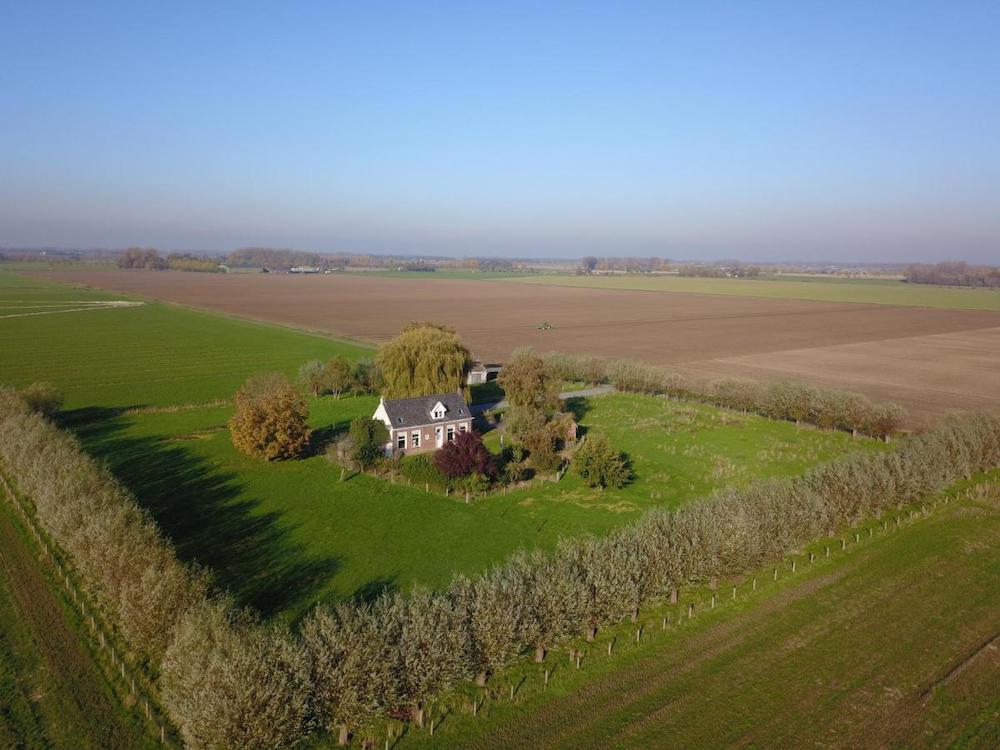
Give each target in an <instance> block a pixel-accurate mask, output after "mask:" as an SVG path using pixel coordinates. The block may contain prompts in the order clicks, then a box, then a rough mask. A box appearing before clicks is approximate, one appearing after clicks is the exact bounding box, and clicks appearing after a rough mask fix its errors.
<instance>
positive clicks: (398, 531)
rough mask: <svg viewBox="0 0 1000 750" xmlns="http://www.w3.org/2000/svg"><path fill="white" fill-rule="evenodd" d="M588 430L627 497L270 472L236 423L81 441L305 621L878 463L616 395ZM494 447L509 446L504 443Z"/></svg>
mask: <svg viewBox="0 0 1000 750" xmlns="http://www.w3.org/2000/svg"><path fill="white" fill-rule="evenodd" d="M377 403H378V401H377V399H376V398H374V397H356V398H342V399H339V400H338V399H334V398H331V397H326V398H322V399H314V400H313V401H312V406H311V422H312V424H313V426H314V428H315V430H316V433H317V441H318V442H319V441H322V440H325V439H328V438H329V437H330V436H332V435H333V434H335V433H336V432H338V431H339V430H342V429H345V428H346V426H347V424H348V423H349V422H350V420H351V419H352V418H354V417H356V416H361V415H365V416H367V415H370V414H371V413H372V412H373V411H374V409H375V406H376V405H377ZM573 405H574V407H575V408H576V409H577V410H578V411H579V412H580V418H581V420H582V422H581V424H582V425H583V427H584V428H585V429H589V430H593V431H597V432H602V433H605V434H607V435H608V436H609V437H610V439H611V440H612V441H613V443H614V444H615V445H617V446H619V448H620V449H621V450H625V451H627V452H629V453H630V455H631V457H632V459H633V466H634V470H635V472H636V480H635V481H634V482H633V483H632V484H631V485H629V486H628V487H626V488H624V489H622V490H610V489H609V490H606V491H603V492H602V491H600V490H595V489H591V488H588V487H586V486H585V485H584V484H583V482H582V481H581V480H580V479H579V478H578V477H576V476H575V475H574V474H572V473H569V474H567V475H566V476H565V477H564V478H563V480H562V481H561V482H559V483H554V482H541V481H539V482H536V483H535V484H534V485H533V486H531V487H528V488H525V489H519V490H516V491H511V492H509V493H508V494H493V495H490V496H488V497H486V498H480V499H477V500H475V501H474V502H472V503H469V504H466V503H465V502H464V500H463V499H462V498H459V497H455V496H452V497H445V496H443V495H440V494H437V493H435V492H433V491H431V492H427V491H425V489H424V488H423V487H415V486H405V485H403V484H402V483H396V484H391V483H390V482H388V481H386V480H383V479H378V478H374V477H370V476H367V475H356V476H351V475H348V478H347V480H346V481H343V482H341V481H340V469H339V467H337V466H336V465H334V464H331V463H330V462H329V461H327V459H326V458H324V457H322V456H318V455H317V456H313V457H311V458H307V459H304V460H299V461H291V462H279V463H272V464H267V463H262V462H259V461H256V460H253V459H250V458H247V457H246V456H243V455H242V454H240V453H238V452H237V451H236V450H235V449H234V448H233V447H232V444H231V443H230V440H229V434H228V432H227V430H226V421H227V420H228V418H229V416H230V414H231V409H230V407H226V406H222V407H213V408H199V409H192V410H184V411H177V412H160V413H138V414H117V415H113V414H108V415H107V417H106V418H103V419H99V420H96V421H95V420H88V421H86V422H82V423H79V424H76V425H74V429H76V430H77V432H78V434H79V435H80V437H81V438H82V439H83V442H84V445H85V447H86V448H87V449H88V451H90V452H91V453H93V454H94V455H96V456H98V457H100V458H102V459H104V460H106V461H107V462H108V463H109V465H110V466H111V468H112V470H113V471H114V472H115V473H116V474H117V475H118V476H119V477H121V478H122V479H123V481H125V483H126V484H127V485H128V486H130V487H131V488H132V489H133V490H134V491H135V493H136V494H137V496H138V497H139V498H140V500H141V501H142V502H143V504H145V505H146V506H147V507H149V508H150V509H151V510H152V512H153V514H154V516H155V517H156V519H157V521H158V522H159V524H160V525H161V527H162V528H163V529H164V530H165V531H166V533H167V534H168V535H169V536H170V537H171V538H172V539H173V540H174V541H175V543H176V544H177V546H178V549H179V552H180V554H181V555H182V557H184V558H185V559H193V560H198V561H199V562H201V563H203V564H206V565H208V566H209V567H211V568H212V569H213V570H214V571H215V572H216V573H217V575H218V577H219V580H220V582H221V583H223V584H224V585H225V586H226V587H228V588H230V589H232V590H233V591H234V593H236V594H237V596H238V597H239V599H240V600H241V601H243V602H245V603H248V604H251V605H253V606H255V607H257V608H259V609H261V610H262V611H263V612H265V613H266V614H268V615H280V616H284V617H289V618H295V617H297V616H299V615H301V614H302V613H303V612H304V611H305V610H306V609H307V608H308V607H310V606H311V605H312V604H313V603H314V602H315V601H316V600H317V599H319V598H323V597H335V598H339V597H351V596H362V597H364V596H370V595H372V594H375V593H378V592H379V591H381V590H382V589H383V588H384V587H390V588H391V587H398V588H402V589H407V588H409V587H410V586H412V585H413V584H415V583H421V584H424V585H427V586H432V587H433V586H439V585H442V584H445V583H447V581H448V580H449V579H450V578H451V576H452V575H453V574H454V573H456V572H474V571H478V570H482V569H484V568H486V567H488V566H489V565H490V564H492V563H494V562H499V561H501V560H502V559H504V558H505V557H506V556H507V555H509V554H510V553H512V552H513V551H515V550H517V549H518V548H526V549H532V548H535V547H541V548H546V549H547V548H552V547H553V546H554V545H555V544H556V542H557V541H558V540H559V538H560V537H562V536H574V535H578V534H582V533H597V534H600V533H605V532H607V531H608V530H610V529H612V528H614V527H616V526H618V525H620V524H623V523H626V522H627V521H629V520H631V519H633V518H635V517H636V516H638V515H639V514H640V513H641V512H642V511H643V510H645V509H648V508H650V507H653V506H654V505H661V504H664V505H669V506H677V505H680V504H682V503H684V502H687V501H689V500H691V499H693V498H695V497H698V496H700V495H703V494H706V493H707V492H709V491H710V490H711V488H713V487H716V486H723V485H729V484H738V483H746V482H749V481H752V480H754V479H757V478H761V477H766V476H775V475H788V474H795V473H799V472H801V471H802V470H803V469H805V468H806V467H807V466H809V465H812V464H815V463H818V462H820V461H822V460H825V459H828V458H830V457H832V456H835V455H838V454H840V453H843V452H845V451H849V450H855V449H857V450H863V449H870V450H871V449H878V448H879V444H877V443H874V442H872V441H867V440H865V441H852V440H851V438H850V436H849V435H846V434H842V433H824V432H820V431H818V430H814V429H811V428H796V427H795V425H793V424H790V423H779V422H771V421H769V420H765V419H761V418H759V417H748V416H743V415H736V414H730V413H726V412H720V411H718V410H715V409H712V408H711V407H705V406H700V405H699V406H692V405H688V404H682V403H678V402H671V401H667V400H664V399H654V398H648V397H641V396H633V395H625V394H614V395H610V396H604V397H600V398H595V399H590V400H588V401H582V400H580V401H576V402H574V404H573ZM488 444H490V445H493V446H497V445H498V438H497V437H496V434H495V433H494V434H491V435H488Z"/></svg>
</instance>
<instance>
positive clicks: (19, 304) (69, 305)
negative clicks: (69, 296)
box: [0, 300, 145, 320]
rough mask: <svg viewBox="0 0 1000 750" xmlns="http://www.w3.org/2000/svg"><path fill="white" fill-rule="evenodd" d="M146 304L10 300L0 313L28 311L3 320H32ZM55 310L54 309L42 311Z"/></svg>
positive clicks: (119, 301)
mask: <svg viewBox="0 0 1000 750" xmlns="http://www.w3.org/2000/svg"><path fill="white" fill-rule="evenodd" d="M143 304H145V303H144V302H133V301H131V300H98V301H90V300H72V301H69V302H32V301H30V300H10V301H5V302H3V304H0V312H4V311H5V310H27V312H15V313H6V312H4V314H2V315H0V320H2V319H3V318H30V317H33V316H35V315H56V314H58V313H71V312H87V311H88V310H115V309H118V308H123V307H141V306H142V305H143ZM40 308H53V309H40Z"/></svg>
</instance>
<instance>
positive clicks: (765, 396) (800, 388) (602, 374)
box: [544, 352, 906, 442]
mask: <svg viewBox="0 0 1000 750" xmlns="http://www.w3.org/2000/svg"><path fill="white" fill-rule="evenodd" d="M544 358H545V361H546V362H547V363H548V364H549V365H550V366H551V367H553V368H554V369H555V371H556V372H558V373H559V375H560V376H561V377H562V378H564V379H565V380H578V381H583V382H586V383H592V384H594V385H597V384H600V383H610V384H612V385H614V386H615V387H616V388H618V389H619V390H622V391H629V392H632V393H642V394H646V395H666V396H671V397H675V398H684V399H690V400H694V401H703V402H705V403H710V404H714V405H716V406H722V407H726V408H730V409H737V410H739V411H743V412H753V413H755V414H760V415H762V416H765V417H770V418H771V419H780V420H788V421H791V422H796V423H806V424H812V425H815V426H817V427H822V428H825V429H840V430H847V431H849V432H851V433H853V434H854V435H858V434H864V435H868V436H870V437H875V438H880V439H883V440H885V441H886V442H888V440H889V439H890V437H891V436H892V434H893V433H894V432H895V431H896V430H898V429H899V427H900V426H901V425H902V423H903V421H904V420H905V419H906V411H905V410H904V409H903V407H901V406H899V404H895V403H892V402H872V401H871V400H869V399H868V398H867V397H866V396H864V395H862V394H860V393H854V392H852V391H840V390H834V389H826V388H814V387H811V386H807V385H802V384H800V383H785V382H777V383H770V384H767V383H759V382H757V381H754V380H743V379H736V378H724V379H720V380H714V381H711V382H708V383H704V382H701V381H696V380H693V379H690V378H685V377H684V376H682V375H681V374H680V373H677V372H674V371H672V370H668V369H667V368H664V367H658V366H656V365H647V364H644V363H642V362H634V361H632V360H624V359H618V360H609V359H605V358H603V357H593V356H585V355H575V354H563V353H560V352H550V353H547V354H546V355H544Z"/></svg>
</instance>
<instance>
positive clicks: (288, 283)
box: [40, 271, 1000, 426]
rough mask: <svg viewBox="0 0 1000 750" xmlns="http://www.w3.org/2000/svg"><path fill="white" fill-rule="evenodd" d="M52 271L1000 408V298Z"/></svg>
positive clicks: (316, 325)
mask: <svg viewBox="0 0 1000 750" xmlns="http://www.w3.org/2000/svg"><path fill="white" fill-rule="evenodd" d="M40 275H43V276H45V277H46V278H52V279H57V280H62V281H67V282H71V283H76V284H88V285H92V286H95V287H99V288H102V289H108V290H114V291H117V292H123V293H129V294H136V295H142V296H144V297H147V298H155V299H162V300H166V301H169V302H174V303H178V304H182V305H187V306H191V307H195V308H200V309H206V310H211V311H215V312H222V313H226V314H229V315H235V316H240V317H245V318H251V319H256V320H261V321H267V322H272V323H279V324H283V325H288V326H292V327H298V328H303V329H307V330H310V331H316V330H325V331H327V332H330V333H335V334H339V335H343V336H348V337H351V338H354V339H359V340H367V341H370V342H372V343H379V342H382V341H385V340H387V339H388V338H390V337H391V336H393V335H394V334H395V333H396V332H397V331H398V330H399V328H400V327H401V326H402V325H404V324H405V323H406V322H408V321H410V320H414V319H417V320H424V319H428V320H434V321H437V322H442V323H446V324H448V325H451V326H453V327H455V328H456V329H457V330H458V331H459V333H461V334H462V336H463V338H464V339H465V341H466V343H467V344H468V345H469V347H470V349H471V350H472V351H473V353H474V354H475V355H477V356H480V357H483V358H488V359H499V360H501V361H502V360H503V359H504V358H506V357H507V356H509V354H510V352H511V351H512V350H513V349H515V348H517V347H519V346H526V345H527V346H533V347H534V348H536V349H537V350H539V351H550V350H558V351H567V352H572V353H579V354H597V355H602V356H608V357H625V358H630V359H637V360H643V361H646V362H651V363H654V364H662V365H670V366H673V367H677V368H679V369H681V370H682V371H684V372H686V373H687V374H689V375H693V376H696V377H704V378H715V377H723V376H736V377H753V378H757V379H797V380H803V381H805V382H811V383H814V384H817V385H822V386H826V387H838V388H849V389H853V390H858V391H861V392H863V393H866V394H868V395H870V396H871V397H873V398H877V399H890V400H896V401H899V402H901V403H902V404H903V405H904V406H905V407H907V408H908V410H909V411H910V412H911V414H913V415H914V418H913V420H912V422H911V424H912V425H913V426H920V425H923V424H926V423H927V422H930V421H932V420H934V419H936V418H938V417H940V416H941V415H942V414H944V413H945V412H947V411H948V410H951V409H960V408H975V409H982V410H988V411H1000V378H996V377H994V376H993V374H994V373H996V372H997V371H1000V313H997V312H991V311H981V310H948V309H934V308H924V307H896V306H891V305H875V304H854V303H838V302H810V301H801V300H789V299H765V298H752V297H735V296H720V295H710V294H697V293H681V292H645V291H630V290H612V289H586V288H574V287H563V286H543V285H538V284H518V283H512V282H503V281H469V280H454V279H452V280H434V279H419V280H412V279H391V278H366V277H361V276H358V275H349V276H347V275H329V276H311V277H298V276H290V275H274V274H239V275H232V276H226V275H215V274H184V273H179V272H162V273H126V272H113V271H112V272H87V271H75V272H69V271H66V272H50V273H44V274H40ZM762 283H766V282H762ZM542 322H548V323H549V324H550V325H551V326H552V328H551V329H547V330H539V328H538V326H539V324H540V323H542ZM201 354H203V355H206V356H210V352H201Z"/></svg>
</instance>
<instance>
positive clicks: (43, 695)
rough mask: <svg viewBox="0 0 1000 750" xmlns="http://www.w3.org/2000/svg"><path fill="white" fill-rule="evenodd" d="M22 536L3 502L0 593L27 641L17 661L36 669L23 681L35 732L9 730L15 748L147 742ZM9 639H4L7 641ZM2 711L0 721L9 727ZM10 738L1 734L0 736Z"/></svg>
mask: <svg viewBox="0 0 1000 750" xmlns="http://www.w3.org/2000/svg"><path fill="white" fill-rule="evenodd" d="M40 564H41V563H40V561H39V560H38V559H37V557H36V556H35V555H34V554H33V553H32V552H31V550H30V549H29V547H28V544H27V542H26V541H25V539H24V537H23V535H22V534H21V533H20V532H19V531H18V529H17V528H16V527H15V526H14V522H13V521H12V518H11V515H10V506H9V505H8V504H7V501H6V500H5V499H3V500H0V592H2V593H3V594H4V595H5V596H6V595H7V593H8V592H9V594H10V604H11V605H12V607H13V610H14V611H15V612H16V617H17V619H18V627H19V631H20V635H21V638H20V639H19V641H18V642H17V644H16V645H17V648H18V652H19V653H18V657H19V658H20V659H26V658H30V659H32V661H33V662H34V663H35V665H36V666H35V669H33V670H32V674H30V675H25V686H31V693H30V695H29V696H28V697H29V699H30V701H31V702H32V705H33V709H34V711H33V712H34V714H35V717H36V718H35V721H36V727H35V728H34V730H33V731H32V732H31V734H30V736H28V737H24V736H19V734H20V733H21V732H22V731H23V730H24V727H23V726H22V727H20V728H19V727H18V726H11V727H7V728H6V734H7V735H8V736H9V735H11V734H12V735H13V736H14V737H15V738H16V741H15V743H14V746H15V747H17V746H22V744H21V743H26V744H25V745H23V746H29V747H30V746H36V743H37V746H39V747H54V748H71V747H72V748H102V749H103V748H107V749H108V750H114V749H115V748H123V749H125V748H136V747H143V746H146V745H147V744H148V742H147V739H146V737H145V736H144V734H143V733H142V732H141V730H140V729H138V728H136V727H135V726H134V725H133V724H131V723H126V722H123V721H122V715H121V713H122V712H121V708H120V707H119V705H118V703H117V699H116V698H115V697H114V695H113V693H112V691H111V688H110V687H109V686H108V684H107V682H106V681H105V679H104V677H103V676H102V674H101V673H100V671H99V670H98V668H97V665H96V664H95V663H94V660H93V656H92V655H91V653H90V652H89V651H88V650H87V649H86V647H85V646H84V645H83V643H82V641H81V637H80V635H79V633H77V631H76V629H75V626H74V625H73V624H72V623H71V622H70V619H69V617H70V616H69V614H68V611H67V609H66V608H65V607H63V606H62V604H61V603H60V602H59V600H58V599H57V597H56V595H55V594H54V593H53V590H52V588H51V587H50V585H49V583H48V581H47V580H46V578H45V576H44V575H43V574H42V572H41V570H40V568H39V565H40ZM9 635H10V634H9V633H7V632H3V633H0V637H3V638H4V639H6V638H7V637H9ZM5 718H6V717H5V712H3V711H0V722H3V721H5ZM4 736H5V732H4V731H0V738H2V737H4Z"/></svg>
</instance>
